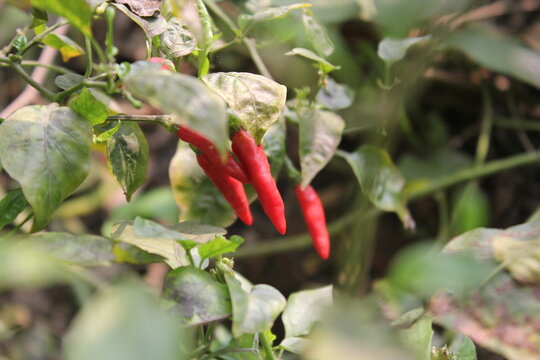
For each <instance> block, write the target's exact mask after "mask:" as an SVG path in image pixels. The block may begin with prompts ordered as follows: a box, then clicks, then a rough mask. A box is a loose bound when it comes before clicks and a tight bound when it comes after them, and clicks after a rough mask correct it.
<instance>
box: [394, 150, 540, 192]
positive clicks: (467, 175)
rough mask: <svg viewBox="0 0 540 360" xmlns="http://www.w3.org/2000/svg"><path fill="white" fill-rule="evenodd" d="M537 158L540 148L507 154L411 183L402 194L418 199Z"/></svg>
mask: <svg viewBox="0 0 540 360" xmlns="http://www.w3.org/2000/svg"><path fill="white" fill-rule="evenodd" d="M539 158H540V150H539V151H534V152H527V153H523V154H518V155H513V156H509V157H507V158H505V159H499V160H493V161H491V162H487V163H485V164H482V165H479V166H475V167H471V168H465V169H462V170H458V171H457V172H455V173H453V174H451V175H449V176H445V177H442V178H440V179H434V180H432V181H430V182H428V183H427V184H423V185H421V186H415V184H414V183H412V184H411V185H410V186H409V188H408V189H405V194H404V195H405V198H406V200H414V199H418V198H421V197H423V196H426V195H429V194H432V193H434V192H436V191H439V190H441V189H444V188H447V187H450V186H453V185H456V184H458V183H460V182H464V181H468V180H474V179H478V178H481V177H484V176H488V175H492V174H495V173H498V172H501V171H504V170H510V169H513V168H517V167H520V166H524V165H530V164H532V163H534V162H536V161H538V160H539Z"/></svg>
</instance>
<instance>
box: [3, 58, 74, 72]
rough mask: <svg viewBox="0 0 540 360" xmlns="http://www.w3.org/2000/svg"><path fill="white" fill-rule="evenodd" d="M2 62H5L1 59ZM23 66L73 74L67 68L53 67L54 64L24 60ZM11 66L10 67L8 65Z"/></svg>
mask: <svg viewBox="0 0 540 360" xmlns="http://www.w3.org/2000/svg"><path fill="white" fill-rule="evenodd" d="M0 62H3V61H2V59H0ZM20 64H21V66H23V67H24V66H28V67H36V66H40V67H44V68H46V69H49V70H53V71H56V72H59V73H62V74H68V73H72V71H71V70H69V69H66V68H65V67H62V66H57V65H53V64H44V63H40V62H38V61H33V60H23V61H21V62H20ZM7 66H9V65H7Z"/></svg>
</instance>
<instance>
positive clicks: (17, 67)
mask: <svg viewBox="0 0 540 360" xmlns="http://www.w3.org/2000/svg"><path fill="white" fill-rule="evenodd" d="M11 67H12V68H13V70H15V72H16V73H17V74H18V75H19V76H20V77H21V78H22V79H23V80H24V81H25V82H26V83H27V84H28V85H30V86H31V87H33V88H34V89H36V90H37V91H38V92H39V93H40V94H41V95H42V96H43V97H44V98H46V99H47V100H49V101H53V99H54V93H53V92H52V91H50V90H49V89H46V88H45V87H43V86H42V85H41V84H39V83H38V82H36V81H35V80H34V79H32V77H31V76H30V75H28V74H27V73H26V71H24V69H23V68H22V66H21V65H20V64H19V63H18V62H15V61H12V62H11Z"/></svg>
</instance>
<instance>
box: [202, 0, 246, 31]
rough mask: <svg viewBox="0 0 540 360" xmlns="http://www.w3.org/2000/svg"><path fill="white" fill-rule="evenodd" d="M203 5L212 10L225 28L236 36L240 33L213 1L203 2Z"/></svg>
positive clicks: (205, 0) (206, 0)
mask: <svg viewBox="0 0 540 360" xmlns="http://www.w3.org/2000/svg"><path fill="white" fill-rule="evenodd" d="M204 3H205V5H206V6H207V7H208V8H209V9H210V10H212V12H213V13H214V14H216V15H217V17H219V18H220V19H221V20H223V22H224V23H225V24H227V26H228V27H229V29H231V31H232V32H233V33H234V34H235V35H236V36H239V35H240V34H241V33H242V32H241V31H240V29H239V28H238V27H237V26H236V24H235V23H234V21H232V19H231V18H230V17H229V16H228V15H227V14H226V13H225V12H224V11H223V10H222V9H221V8H220V7H219V5H218V4H216V2H215V1H214V0H204Z"/></svg>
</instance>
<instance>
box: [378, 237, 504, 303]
mask: <svg viewBox="0 0 540 360" xmlns="http://www.w3.org/2000/svg"><path fill="white" fill-rule="evenodd" d="M494 267H495V266H494V264H492V263H487V262H480V261H477V260H476V259H475V258H474V256H473V255H471V254H465V253H463V254H455V253H453V254H447V253H443V254H441V253H438V252H437V251H434V250H433V247H432V245H431V244H427V243H426V244H417V245H413V246H410V247H408V248H407V249H405V250H403V251H402V252H401V253H400V254H399V255H398V256H397V257H396V258H395V260H394V261H393V263H392V265H391V267H390V270H389V276H388V277H389V279H390V281H391V284H392V285H393V286H396V287H398V288H401V289H403V290H406V291H409V292H411V293H414V294H416V295H417V296H421V297H423V298H429V297H430V296H431V295H433V294H435V293H436V292H438V291H442V290H447V291H452V292H453V293H456V294H460V295H463V294H467V293H470V292H472V291H473V290H475V289H477V288H478V287H479V286H480V285H481V284H482V282H483V281H484V280H485V279H486V277H487V276H488V275H489V274H490V272H491V271H493V269H494Z"/></svg>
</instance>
